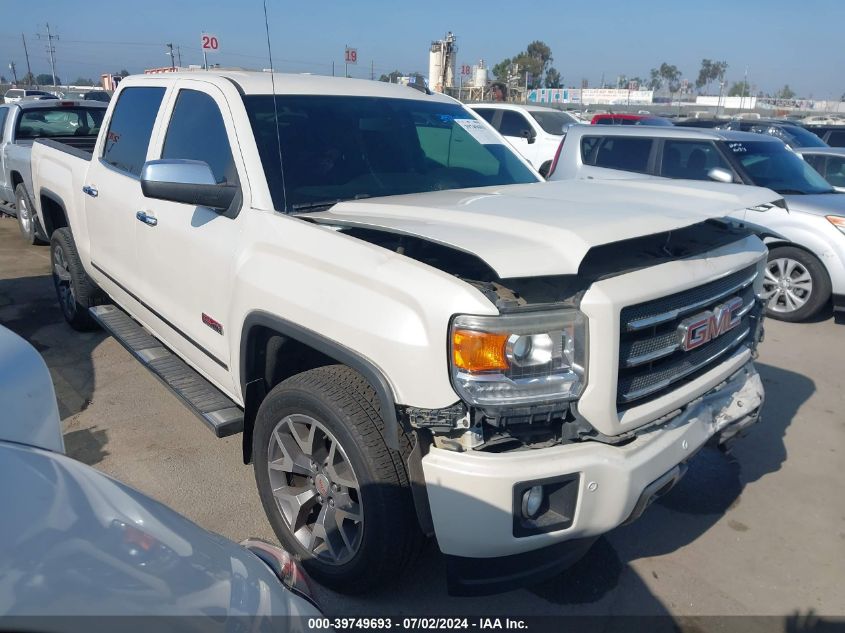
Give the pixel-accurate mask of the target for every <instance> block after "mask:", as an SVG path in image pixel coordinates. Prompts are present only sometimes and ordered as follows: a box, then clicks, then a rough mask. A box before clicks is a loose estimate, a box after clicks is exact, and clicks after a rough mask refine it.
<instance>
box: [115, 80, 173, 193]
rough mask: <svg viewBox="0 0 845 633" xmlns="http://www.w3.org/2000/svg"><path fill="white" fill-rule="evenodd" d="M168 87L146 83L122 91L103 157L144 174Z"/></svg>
mask: <svg viewBox="0 0 845 633" xmlns="http://www.w3.org/2000/svg"><path fill="white" fill-rule="evenodd" d="M163 98H164V88H160V87H153V86H149V87H147V86H143V87H137V88H126V89H125V90H124V91H123V92H121V93H120V97H119V98H118V101H117V105H116V106H115V107H114V112H113V113H112V116H111V121H110V123H109V131H108V134H107V135H106V142H105V145H104V147H103V161H105V162H106V163H108V164H109V165H112V166H113V167H116V168H117V169H121V170H123V171H125V172H128V173H130V174H133V175H135V176H140V175H141V169H142V168H143V167H144V161H145V160H146V157H147V148H148V147H149V144H150V136H151V135H152V132H153V125H155V120H156V115H157V114H158V109H159V106H161V100H162V99H163Z"/></svg>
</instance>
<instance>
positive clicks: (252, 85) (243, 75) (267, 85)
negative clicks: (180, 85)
mask: <svg viewBox="0 0 845 633" xmlns="http://www.w3.org/2000/svg"><path fill="white" fill-rule="evenodd" d="M221 77H222V78H223V79H225V80H227V81H230V82H232V83H234V84H235V85H236V86H237V87H238V90H239V91H240V92H242V93H244V94H248V95H252V94H256V95H258V94H263V95H269V94H273V93H274V92H275V93H276V94H303V95H344V96H350V97H387V98H391V97H392V98H394V99H422V100H435V101H442V102H449V103H455V100H454V99H452V98H451V97H448V96H446V95H443V94H438V93H434V94H430V95H426V94H425V93H424V92H422V91H420V90H417V89H416V88H411V87H409V86H404V85H401V84H390V83H387V82H384V81H371V80H368V79H349V78H345V77H326V76H324V75H304V74H292V73H269V72H256V71H246V70H217V69H215V70H209V71H205V70H196V71H188V72H176V73H160V74H159V73H151V74H148V75H132V76H129V77H127V78H126V79H124V80H123V81H121V86H123V85H127V84H128V85H132V84H136V83H145V82H148V81H149V82H158V83H160V82H162V80H165V81H167V82H169V81H172V80H176V79H194V80H203V79H212V80H214V79H219V78H221ZM274 83H275V86H274Z"/></svg>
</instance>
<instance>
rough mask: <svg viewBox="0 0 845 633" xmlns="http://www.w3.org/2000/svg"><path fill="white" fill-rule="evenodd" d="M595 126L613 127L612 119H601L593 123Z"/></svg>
mask: <svg viewBox="0 0 845 633" xmlns="http://www.w3.org/2000/svg"><path fill="white" fill-rule="evenodd" d="M595 124H596V125H613V117H609V116H607V117H602V118H600V119H599V120H598V121H596V123H595Z"/></svg>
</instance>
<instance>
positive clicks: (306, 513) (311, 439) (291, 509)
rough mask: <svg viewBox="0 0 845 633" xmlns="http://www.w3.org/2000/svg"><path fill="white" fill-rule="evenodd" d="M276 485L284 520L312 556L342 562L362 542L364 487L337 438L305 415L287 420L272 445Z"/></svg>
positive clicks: (272, 476) (275, 494)
mask: <svg viewBox="0 0 845 633" xmlns="http://www.w3.org/2000/svg"><path fill="white" fill-rule="evenodd" d="M267 451H268V452H267V464H268V470H269V475H270V486H271V488H272V491H273V497H274V498H275V501H276V507H277V508H278V510H279V512H280V514H281V516H282V519H283V520H284V522H285V524H286V525H287V527H288V528H289V529H290V532H291V534H293V536H294V537H295V538H296V539H297V541H299V543H300V544H301V545H302V546H303V547H304V548H305V549H306V550H307V551H308V552H310V554H311V555H312V556H313V557H314V558H316V559H318V560H320V561H322V562H324V563H328V564H331V565H342V564H344V563H346V562H348V561H349V560H351V559H352V557H353V556H354V555H355V553H356V552H357V551H358V548H359V547H360V545H361V538H362V535H363V530H364V514H363V509H362V505H361V496H360V485H359V483H358V479H357V477H356V476H355V472H354V470H353V469H352V464H351V463H350V461H349V458H348V457H347V455H346V452H345V451H344V450H343V447H342V446H341V445H340V443H339V442H338V440H337V438H336V437H335V436H334V435H333V434H332V432H331V431H329V430H328V429H327V428H326V427H325V426H324V425H323V424H321V423H320V422H318V421H317V420H315V419H314V418H312V417H310V416H308V415H303V414H292V415H288V416H287V417H285V418H283V419H282V420H281V422H279V423H278V424H277V425H276V427H275V428H274V429H273V433H272V434H271V435H270V441H269V445H268V447H267Z"/></svg>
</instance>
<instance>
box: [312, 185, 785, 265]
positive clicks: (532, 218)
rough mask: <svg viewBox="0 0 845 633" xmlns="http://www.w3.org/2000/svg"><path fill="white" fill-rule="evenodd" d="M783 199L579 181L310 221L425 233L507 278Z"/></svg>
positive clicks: (395, 202)
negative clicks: (606, 246) (593, 250)
mask: <svg viewBox="0 0 845 633" xmlns="http://www.w3.org/2000/svg"><path fill="white" fill-rule="evenodd" d="M778 198H779V196H778V195H777V194H775V193H774V192H772V191H770V190H768V189H762V188H759V187H745V186H740V185H734V184H721V183H705V182H691V181H685V182H684V183H683V184H680V183H677V182H672V181H669V180H663V179H647V178H643V179H639V180H625V181H607V180H604V181H595V182H594V181H587V180H581V181H558V182H543V183H534V184H527V185H510V186H501V187H484V188H478V189H459V190H451V191H434V192H427V193H419V194H411V195H403V196H389V197H384V198H371V199H366V200H356V201H350V202H341V203H338V204H336V205H335V206H334V207H332V208H331V209H330V210H329V211H325V212H321V213H312V214H308V215H307V216H306V217H308V218H309V219H314V220H317V221H319V222H320V223H322V224H336V225H355V226H367V227H372V228H379V229H384V230H388V231H393V232H396V233H403V234H407V235H415V236H419V237H423V238H426V239H428V240H431V241H434V242H439V243H441V244H446V245H448V246H451V247H453V248H457V249H461V250H464V251H468V252H470V253H473V254H475V255H477V256H478V257H480V258H481V259H483V260H484V261H485V262H487V264H489V265H490V267H491V268H493V269H494V270H495V271H496V273H497V274H498V275H499V276H500V277H502V278H509V277H532V276H540V275H563V274H574V273H577V272H578V267H579V265H580V263H581V260H582V259H583V258H584V256H585V255H586V254H587V251H588V250H590V249H591V248H592V247H594V246H599V245H602V244H609V243H611V242H618V241H620V240H626V239H631V238H635V237H641V236H644V235H650V234H653V233H660V232H663V231H671V230H673V229H678V228H682V227H685V226H689V225H692V224H696V223H698V222H702V221H704V220H706V219H709V218H718V217H723V216H726V215H729V214H733V215H734V217H738V218H741V217H742V215H743V214H742V213H741V212H742V211H743V210H744V209H747V208H749V207H754V206H757V205H760V204H765V203H770V202H772V201H774V200H777V199H778ZM737 212H740V213H737Z"/></svg>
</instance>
